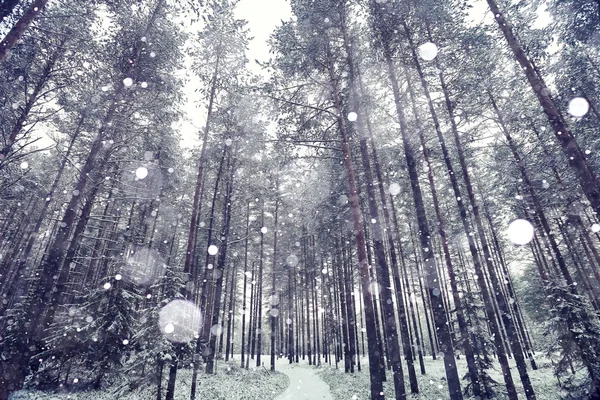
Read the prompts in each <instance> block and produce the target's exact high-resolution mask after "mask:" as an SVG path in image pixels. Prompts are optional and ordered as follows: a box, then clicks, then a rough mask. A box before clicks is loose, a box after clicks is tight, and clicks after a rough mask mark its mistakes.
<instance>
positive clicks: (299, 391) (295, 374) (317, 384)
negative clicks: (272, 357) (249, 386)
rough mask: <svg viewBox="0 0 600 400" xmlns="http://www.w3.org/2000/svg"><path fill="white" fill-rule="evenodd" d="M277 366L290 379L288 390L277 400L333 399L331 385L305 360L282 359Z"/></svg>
mask: <svg viewBox="0 0 600 400" xmlns="http://www.w3.org/2000/svg"><path fill="white" fill-rule="evenodd" d="M275 368H276V369H277V370H278V371H279V372H282V373H284V374H285V375H287V377H288V378H289V379H290V385H289V386H288V388H287V390H286V391H285V392H284V393H283V394H282V395H281V396H279V397H277V399H276V400H296V399H307V400H333V397H332V396H331V392H330V390H329V385H327V384H326V383H325V382H323V380H322V379H321V378H320V377H319V376H318V375H317V373H316V369H315V367H312V366H309V365H308V364H307V363H304V362H302V363H299V364H289V362H288V360H287V359H281V360H279V361H278V362H277V365H276V366H275Z"/></svg>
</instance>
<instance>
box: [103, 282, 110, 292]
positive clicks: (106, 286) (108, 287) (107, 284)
mask: <svg viewBox="0 0 600 400" xmlns="http://www.w3.org/2000/svg"><path fill="white" fill-rule="evenodd" d="M104 289H106V290H108V289H110V283H108V282H106V283H105V284H104Z"/></svg>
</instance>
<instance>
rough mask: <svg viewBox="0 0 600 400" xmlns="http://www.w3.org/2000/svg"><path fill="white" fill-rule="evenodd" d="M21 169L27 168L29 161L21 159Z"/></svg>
mask: <svg viewBox="0 0 600 400" xmlns="http://www.w3.org/2000/svg"><path fill="white" fill-rule="evenodd" d="M20 167H21V169H27V168H29V163H28V162H27V161H23V162H22V163H21V165H20Z"/></svg>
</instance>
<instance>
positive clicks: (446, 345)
mask: <svg viewBox="0 0 600 400" xmlns="http://www.w3.org/2000/svg"><path fill="white" fill-rule="evenodd" d="M385 46H386V49H385V57H386V64H387V72H388V76H389V79H390V81H391V83H392V90H393V93H394V103H395V105H396V113H397V117H398V122H399V123H400V132H401V135H402V144H403V148H404V156H405V158H406V166H407V168H408V173H409V177H410V185H411V189H412V193H413V201H414V205H415V209H416V212H417V223H418V227H419V232H418V236H419V243H420V245H421V251H422V254H423V262H424V269H425V271H424V278H425V281H426V285H427V289H428V291H429V298H430V300H431V305H432V308H433V313H434V320H435V326H436V329H437V332H438V337H439V339H440V345H441V347H442V352H443V353H444V367H445V370H446V378H447V380H448V390H449V392H450V398H451V399H452V400H460V399H462V398H463V396H462V390H461V387H460V378H459V376H458V370H457V368H456V360H455V355H454V349H453V348H452V342H451V337H450V331H449V326H448V320H447V318H446V313H445V311H444V309H443V304H442V298H441V290H442V288H441V286H440V279H439V276H438V273H437V269H436V267H435V257H434V254H433V246H432V243H431V241H430V232H429V225H428V222H427V214H426V210H425V204H424V201H423V195H422V193H421V187H420V184H419V177H418V172H417V165H416V160H415V154H414V151H413V149H412V145H411V143H410V139H409V134H408V126H407V124H406V117H405V115H404V110H403V108H402V104H401V95H400V88H399V86H398V79H397V78H396V71H395V67H394V64H393V61H392V54H391V51H390V49H389V48H387V46H388V44H387V43H386V44H385Z"/></svg>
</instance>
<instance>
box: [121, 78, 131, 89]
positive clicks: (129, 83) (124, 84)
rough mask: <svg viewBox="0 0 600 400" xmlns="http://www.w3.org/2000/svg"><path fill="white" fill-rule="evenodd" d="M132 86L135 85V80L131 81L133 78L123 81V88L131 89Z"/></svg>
mask: <svg viewBox="0 0 600 400" xmlns="http://www.w3.org/2000/svg"><path fill="white" fill-rule="evenodd" d="M131 85H133V79H131V78H125V79H123V86H125V87H131Z"/></svg>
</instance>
